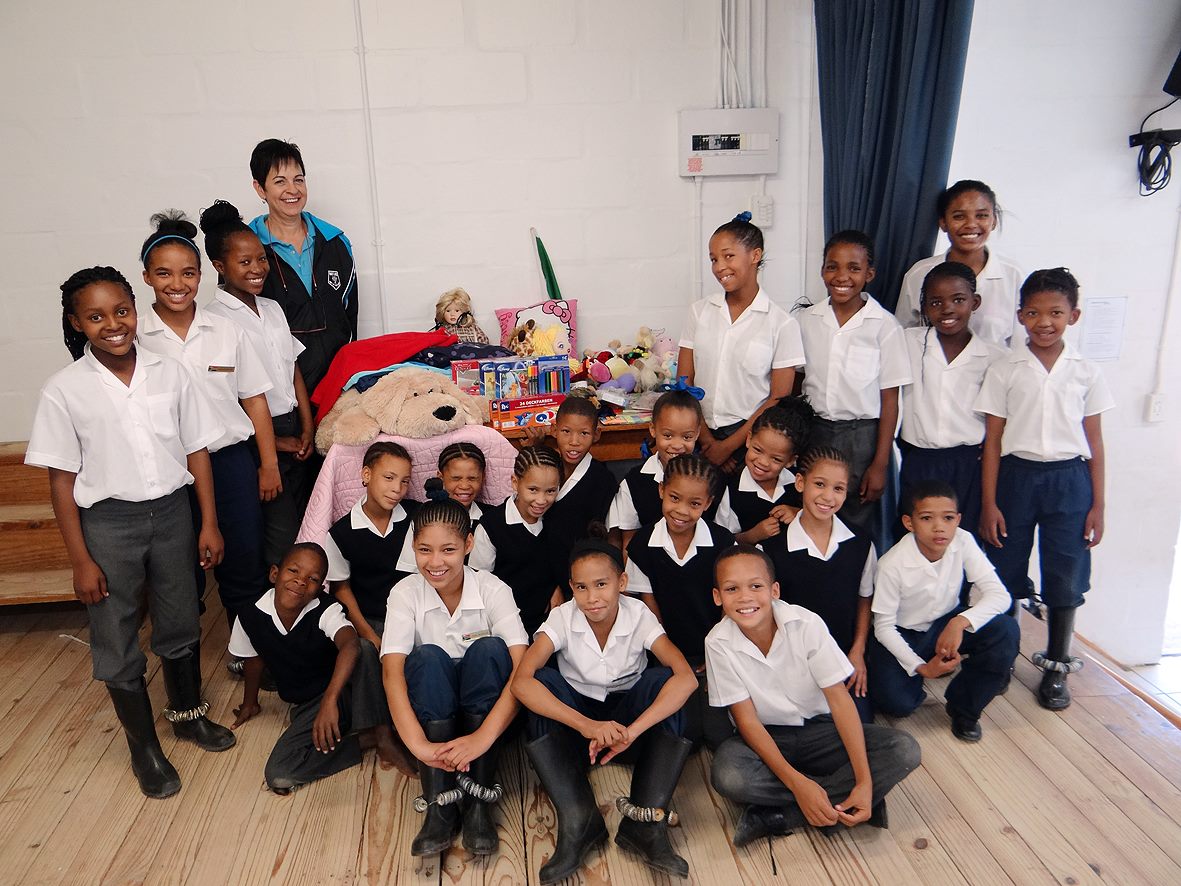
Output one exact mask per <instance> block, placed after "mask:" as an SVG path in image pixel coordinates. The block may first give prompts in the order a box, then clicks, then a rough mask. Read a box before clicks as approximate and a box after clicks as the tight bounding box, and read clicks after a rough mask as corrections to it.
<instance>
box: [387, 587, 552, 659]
mask: <svg viewBox="0 0 1181 886" xmlns="http://www.w3.org/2000/svg"><path fill="white" fill-rule="evenodd" d="M482 637H500V639H502V640H504V642H505V644H506V645H508V646H527V645H529V637H528V636H527V635H526V634H525V626H524V625H522V624H521V615H520V612H519V611H518V609H517V603H516V601H515V600H514V599H513V592H512V589H511V588H509V586H508V585H506V584H505V583H504V582H502V581H501V580H500V579H499V578H497V577H496V576H495V575H493V574H492V573H491V572H481V571H479V570H476V569H472V568H471V567H470V566H465V567H463V592H462V593H461V595H460V598H459V605H457V606H456V607H455V613H454V614H452V613H450V612H448V611H447V607H446V606H445V605H444V604H443V600H442V598H440V597H439V594H438V592H437V591H436V590H435V589H434V588H432V587H431V586H430V585H429V584H427V580H426V579H425V578H423V577H422V574H421V573H415V574H414V575H410V576H407V577H406V578H404V579H402V580H401V581H400V582H398V583H397V584H396V585H394V587H393V589H392V590H391V591H390V596H389V600H388V601H387V602H386V616H385V630H384V631H383V632H382V635H381V654H382V655H389V654H390V653H401V654H402V655H409V654H410V653H411V652H413V651H414V650H415V649H416V648H417V647H419V646H423V645H425V644H427V643H431V644H434V645H435V646H441V647H442V648H443V649H444V650H445V651H446V652H447V654H448V655H450V656H451V658H452V659H456V660H458V659H461V658H463V656H464V653H465V652H467V649H468V647H469V646H471V645H472V644H473V643H474V642H476V641H477V640H479V639H481V638H482Z"/></svg>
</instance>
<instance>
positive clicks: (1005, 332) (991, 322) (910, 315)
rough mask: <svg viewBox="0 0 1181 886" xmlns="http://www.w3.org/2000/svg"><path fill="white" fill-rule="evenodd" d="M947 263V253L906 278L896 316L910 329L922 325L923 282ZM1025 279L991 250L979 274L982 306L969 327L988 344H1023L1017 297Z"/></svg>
mask: <svg viewBox="0 0 1181 886" xmlns="http://www.w3.org/2000/svg"><path fill="white" fill-rule="evenodd" d="M945 261H947V253H946V252H943V253H940V254H939V255H933V256H931V257H930V258H924V259H920V260H919V261H917V262H915V263H914V264H913V265H911V266H910V270H909V271H907V272H906V276H905V277H903V278H902V290H901V292H900V293H899V296H898V307H897V308H895V310H894V314H895V316H896V317H897V318H898V322H899V323H901V324H902V325H903V326H905V327H908V328H909V327H911V326H918V325H920V324H921V323H922V308H921V301H922V289H923V280H924V279H925V278H926V276H927V274H928V273H929V272H930V271H931V269H932V268H934V267H935V266H936V265H939V264H943V262H945ZM1024 280H1025V275H1024V274H1022V273H1021V269H1020V268H1019V267H1017V265H1016V264H1014V263H1013V262H1012V261H1010V260H1009V259H1007V258H1005V257H1004V256H1003V255H997V254H996V252H994V251H993V250H991V249H990V250H988V258H987V259H986V260H985V262H984V268H983V269H982V270H981V271H980V273H979V274H977V275H976V291H977V292H979V293H980V307H979V308H977V309H976V310H975V311H973V312H972V318H971V319H970V320H969V321H968V328H969V329H971V330H972V332H974V333H975V334H976V335H978V336H980V337H981V338H983V339H984V340H985V341H988V342H992V343H993V344H996V345H1000V346H1002V347H1008V346H1009V343H1010V341H1021V337H1022V336H1023V335H1024V332H1023V330H1022V329H1021V324H1020V322H1018V320H1017V296H1018V293H1019V292H1020V291H1021V284H1022V282H1023V281H1024ZM1015 336H1016V338H1014V337H1015Z"/></svg>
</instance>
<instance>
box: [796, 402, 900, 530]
mask: <svg viewBox="0 0 1181 886" xmlns="http://www.w3.org/2000/svg"><path fill="white" fill-rule="evenodd" d="M808 445H809V446H810V447H816V446H831V447H833V448H834V449H839V450H841V451H842V452H843V453H845V455H846V456H848V458H849V460H850V461H851V462H852V463H853V473H852V476H850V477H849V492H848V495H847V496H846V497H845V504H844V505H843V506H842V507H841V510H840V512H839V513H838V516H839V517H840V518H841V519H842V520H844V521H845V522H846V523H847V524H849V526H850V527H851V528H853V529H860V530H861V531H862V532H864V533H865V534H866V535H868V536H869V537H870V538H871V539H874V540H876V539H877V537H878V535H879V532H880V529H881V509H882V505H881V502H880V501H871V502H867V503H865V504H862V502H861V496H860V494H859V493H860V490H861V479H862V477H864V476H865V471H866V469H867V468H868V467H869V466H870V463H871V462H873V457H874V454H875V453H876V452H877V450H878V420H877V419H876V418H863V419H852V420H850V421H829V420H828V419H824V418H818V419H816V421H815V422H814V423H813V424H812V435H811V437H810V439H809V443H808Z"/></svg>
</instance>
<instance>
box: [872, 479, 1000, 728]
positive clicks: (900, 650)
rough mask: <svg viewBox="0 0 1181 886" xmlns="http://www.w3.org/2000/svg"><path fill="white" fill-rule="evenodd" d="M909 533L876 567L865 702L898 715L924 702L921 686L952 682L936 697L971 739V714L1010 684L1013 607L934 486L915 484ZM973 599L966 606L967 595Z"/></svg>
mask: <svg viewBox="0 0 1181 886" xmlns="http://www.w3.org/2000/svg"><path fill="white" fill-rule="evenodd" d="M902 525H903V526H905V527H906V529H907V532H908V533H909V534H908V535H906V536H904V537H903V539H902V540H901V541H900V542H898V544H896V545H894V547H892V548H891V549H890V550H889V551H888V552H887V553H886V554H885V556H883V557H882V559H881V561H880V562H879V563H878V574H877V581H876V582H875V584H874V595H873V614H874V640H875V642H874V643H872V644H871V647H870V660H869V681H870V697H871V698H872V699H873V700H874V704H875V705H876V706H877V708H878V709H879V710H880V711H882V712H884V713H886V714H888V715H890V716H892V717H905V716H907V715H908V714H910V713H911V712H912V711H914V709H915V708H917V707H918V706H919V705H920V704H921V703H922V701H923V679H924V678H930V679H934V678H936V677H943V676H946V675H947V674H950V673H951V672H952V671H954V670H955V669H956V668H957V667H959V668H960V672H959V674H958V675H957V676H956V677H955V678H954V679H953V680H952V681H951V683H950V684H949V685H948V687H947V692H946V693H945V696H946V699H947V713H948V714H949V715H950V716H951V731H952V734H953V735H955V737H956V738H958V739H960V740H962V741H979V740H980V737H981V731H980V714H981V712H983V710H984V708H985V706H987V705H988V703H989V702H990V701H992V700H993V699H994V698H995V697H996V696H997V695H999V694H1000V693H1001V692H1003V691H1004V689H1005V686H1006V685H1007V684H1008V681H1009V674H1010V669H1011V668H1012V667H1013V660H1014V659H1015V658H1016V657H1017V646H1018V642H1019V641H1020V631H1019V630H1018V628H1017V622H1016V621H1015V620H1014V619H1013V618H1012V617H1011V616H1009V615H1008V614H1007V613H1008V609H1009V606H1010V605H1011V603H1012V600H1011V598H1010V597H1009V592H1008V591H1006V590H1005V587H1004V585H1002V584H1001V582H1000V579H998V578H997V575H996V571H995V570H994V569H993V568H992V564H991V563H989V562H988V558H987V557H985V556H984V552H983V551H981V550H980V548H979V546H978V545H977V544H976V541H975V540H974V539H973V538H972V536H971V534H970V533H969V532H967V531H966V530H963V529H960V528H959V526H960V514H959V505H958V503H957V502H956V495H955V491H954V490H953V489H952V488H951V486H949V485H948V484H946V483H943V482H941V481H937V480H930V481H925V482H922V483H916V484H915V485H914V486H913V487H912V488H911V489H910V490H909V495H908V496H907V501H906V503H905V513H904V514H903V515H902ZM971 588H975V590H976V591H977V596H978V601H977V603H976V604H975V605H974V606H969V605H968V592H969V590H970V589H971Z"/></svg>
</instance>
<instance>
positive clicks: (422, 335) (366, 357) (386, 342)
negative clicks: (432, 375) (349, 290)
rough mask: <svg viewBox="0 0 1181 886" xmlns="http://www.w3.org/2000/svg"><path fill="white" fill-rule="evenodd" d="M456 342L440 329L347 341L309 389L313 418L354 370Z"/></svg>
mask: <svg viewBox="0 0 1181 886" xmlns="http://www.w3.org/2000/svg"><path fill="white" fill-rule="evenodd" d="M457 341H458V339H457V338H456V337H455V336H454V335H448V334H447V333H446V332H443V331H442V330H441V329H437V330H435V331H433V332H391V333H390V334H389V335H379V336H377V338H365V339H362V340H361V341H354V342H349V343H348V344H347V345H345V346H344V347H343V348H341V349H340V350H339V351H337V352H336V356H335V357H333V358H332V365H331V366H329V367H328V374H327V375H325V376H324V378H323V379H321V381H320V383H319V384H318V385H316V390H315V391H313V392H312V395H311V398H312V405H313V406H315V407H316V417H317V420H319V419H320V418H323V417H324V416H325V415H327V414H328V410H330V409H331V408H332V405H333V404H334V403H335V402H336V401H337V398H339V397H340V392H341V388H343V387H344V384H345V382H347V381H348V380H349V379H350V378H352V377H353V376H354V375H356V374H357V373H358V372H367V371H370V370H373V369H383V368H384V367H386V366H389V365H391V364H393V363H402V362H405V361H406V360H409V359H410V358H411V357H413V356H414V355H415V354H417V353H418V352H419V351H421V350H423V349H424V348H434V347H439V346H444V345H453V344H455V343H456V342H457Z"/></svg>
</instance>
